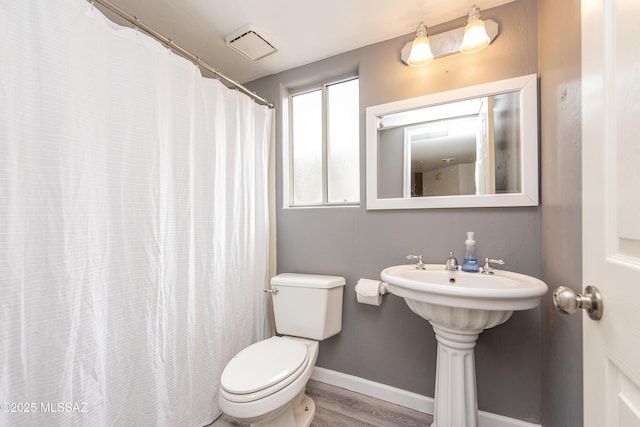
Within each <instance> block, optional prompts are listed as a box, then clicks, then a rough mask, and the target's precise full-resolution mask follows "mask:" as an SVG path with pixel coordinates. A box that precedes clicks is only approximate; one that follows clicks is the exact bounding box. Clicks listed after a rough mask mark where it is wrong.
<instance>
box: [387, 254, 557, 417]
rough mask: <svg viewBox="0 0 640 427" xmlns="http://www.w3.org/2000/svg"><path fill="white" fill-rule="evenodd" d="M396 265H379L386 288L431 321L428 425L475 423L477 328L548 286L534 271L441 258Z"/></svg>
mask: <svg viewBox="0 0 640 427" xmlns="http://www.w3.org/2000/svg"><path fill="white" fill-rule="evenodd" d="M425 268H426V269H425V270H418V269H416V266H415V264H409V265H397V266H394V267H388V268H385V269H384V270H382V273H381V274H380V276H381V278H382V280H384V281H385V282H387V288H388V289H389V292H390V293H392V294H394V295H397V296H399V297H402V298H404V300H405V302H406V303H407V305H408V306H409V308H410V309H411V310H412V311H413V312H414V313H416V314H417V315H419V316H420V317H422V318H424V319H426V320H428V321H429V323H431V325H432V327H433V330H434V332H435V334H436V339H437V340H438V361H437V367H436V390H435V396H434V400H435V406H434V414H433V419H434V421H433V424H432V427H447V426H456V427H477V425H478V404H477V396H476V382H475V381H476V379H475V362H474V348H475V345H476V341H477V339H478V337H479V335H480V333H481V332H482V331H483V330H485V329H489V328H493V327H494V326H497V325H500V324H502V323H504V322H506V321H507V320H509V318H510V317H511V315H512V313H513V312H514V311H518V310H528V309H531V308H535V307H536V306H538V304H539V303H540V297H542V296H543V295H544V294H545V293H546V292H547V290H548V288H547V285H546V284H545V283H544V282H543V281H541V280H539V279H536V278H534V277H530V276H526V275H524V274H518V273H512V272H508V271H503V270H494V274H481V273H466V272H464V271H454V272H449V271H446V270H445V268H444V265H442V264H427V265H426V266H425Z"/></svg>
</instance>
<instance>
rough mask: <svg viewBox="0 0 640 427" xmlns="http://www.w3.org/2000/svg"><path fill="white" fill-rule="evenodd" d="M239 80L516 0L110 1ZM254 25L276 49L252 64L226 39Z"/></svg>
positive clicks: (242, 80) (301, 63)
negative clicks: (234, 49)
mask: <svg viewBox="0 0 640 427" xmlns="http://www.w3.org/2000/svg"><path fill="white" fill-rule="evenodd" d="M110 1H111V2H112V3H114V4H116V5H117V6H119V7H120V8H122V9H124V10H125V11H127V12H128V13H129V14H131V15H134V16H136V17H137V18H138V19H139V20H140V21H142V22H143V23H145V24H147V25H149V26H150V27H152V28H153V29H155V30H157V31H159V32H160V33H162V34H163V35H165V36H167V37H169V38H171V39H172V40H173V41H174V42H175V43H177V44H179V45H180V46H182V47H183V48H185V49H187V50H189V51H191V52H192V53H193V54H194V55H197V56H199V57H200V58H201V59H202V60H204V61H205V62H208V63H209V64H210V65H213V66H214V67H216V68H217V69H218V70H219V71H221V72H222V73H223V74H225V75H226V76H227V77H230V78H231V79H233V80H236V81H238V82H240V83H245V82H247V81H251V80H255V79H257V78H259V77H263V76H267V75H270V74H274V73H277V72H280V71H283V70H287V69H290V68H294V67H297V66H300V65H304V64H308V63H311V62H314V61H317V60H320V59H323V58H327V57H330V56H333V55H337V54H339V53H343V52H347V51H350V50H353V49H357V48H359V47H362V46H367V45H369V44H373V43H377V42H380V41H383V40H388V39H391V38H394V37H399V36H402V35H407V34H409V33H411V32H413V31H415V27H416V25H417V24H418V23H419V22H420V21H421V20H422V21H424V22H425V24H426V25H427V26H433V25H436V24H440V23H443V22H447V21H451V20H453V19H456V18H460V17H462V16H465V15H466V13H467V11H468V10H469V8H471V6H473V5H474V4H475V5H477V6H479V7H480V8H482V9H488V8H490V7H494V6H498V5H501V4H505V3H508V2H510V1H513V0H476V1H471V0H393V1H391V0H346V1H345V0H323V1H311V0H110ZM246 24H253V25H254V26H255V27H257V29H259V30H260V31H261V32H263V33H264V34H265V35H267V36H268V37H270V38H271V39H272V40H273V41H274V42H275V44H276V46H277V48H278V51H277V52H276V53H275V54H273V55H270V56H267V57H265V58H263V59H261V60H259V61H257V62H251V61H249V60H248V59H246V58H244V57H243V56H241V55H240V54H238V53H236V52H235V51H233V50H232V49H230V48H229V47H227V46H226V44H225V41H224V37H225V36H226V35H227V34H230V33H232V32H234V31H236V30H238V29H239V28H241V27H243V26H244V25H246Z"/></svg>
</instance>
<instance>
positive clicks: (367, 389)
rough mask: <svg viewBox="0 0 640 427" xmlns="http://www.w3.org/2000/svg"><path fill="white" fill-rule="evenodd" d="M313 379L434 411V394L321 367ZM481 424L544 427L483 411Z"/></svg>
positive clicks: (488, 425)
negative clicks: (432, 395)
mask: <svg viewBox="0 0 640 427" xmlns="http://www.w3.org/2000/svg"><path fill="white" fill-rule="evenodd" d="M311 379H312V380H316V381H320V382H323V383H327V384H331V385H333V386H336V387H340V388H344V389H347V390H351V391H355V392H356V393H360V394H364V395H366V396H371V397H375V398H376V399H380V400H384V401H386V402H390V403H393V404H396V405H400V406H404V407H405V408H409V409H413V410H415V411H419V412H423V413H425V414H431V415H432V414H433V398H432V397H427V396H423V395H421V394H417V393H413V392H410V391H406V390H402V389H399V388H396V387H391V386H388V385H386V384H382V383H377V382H374V381H370V380H367V379H364V378H360V377H356V376H353V375H348V374H343V373H342V372H337V371H332V370H330V369H325V368H320V367H315V368H314V370H313V373H312V374H311ZM478 423H479V425H480V427H542V426H541V425H540V424H533V423H529V422H526V421H521V420H517V419H515V418H509V417H505V416H502V415H496V414H492V413H490V412H484V411H478Z"/></svg>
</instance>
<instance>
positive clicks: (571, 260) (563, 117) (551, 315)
mask: <svg viewBox="0 0 640 427" xmlns="http://www.w3.org/2000/svg"><path fill="white" fill-rule="evenodd" d="M539 29H540V30H539V36H538V40H539V44H540V50H539V61H540V68H539V69H540V76H541V80H540V102H541V112H542V113H541V117H540V125H541V133H540V134H541V151H542V161H541V167H542V189H541V192H542V214H541V225H542V230H541V245H542V261H541V262H542V279H543V280H544V281H545V282H547V284H548V285H549V287H550V288H552V289H553V288H555V287H556V286H561V285H564V286H569V287H571V288H573V289H575V290H576V291H580V289H581V283H582V229H581V228H582V220H581V206H580V204H581V197H580V195H581V185H582V181H581V138H582V133H581V129H580V128H581V124H582V121H581V111H582V108H581V90H580V84H581V71H580V60H581V57H580V46H581V43H580V0H563V1H561V2H559V1H556V0H540V3H539ZM542 307H543V310H542V337H543V341H542V348H543V355H544V356H543V359H542V384H543V387H542V396H543V402H542V403H543V405H542V420H543V422H544V426H545V427H574V426H581V425H582V317H581V315H580V314H576V315H573V316H566V315H562V314H559V313H557V312H556V311H555V310H553V306H552V303H551V295H547V298H546V300H543V305H542Z"/></svg>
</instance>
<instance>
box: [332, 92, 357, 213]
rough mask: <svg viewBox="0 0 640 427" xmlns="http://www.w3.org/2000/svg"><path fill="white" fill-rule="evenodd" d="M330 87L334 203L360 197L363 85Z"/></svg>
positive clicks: (352, 200)
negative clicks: (360, 96)
mask: <svg viewBox="0 0 640 427" xmlns="http://www.w3.org/2000/svg"><path fill="white" fill-rule="evenodd" d="M358 82H359V81H358V80H357V79H356V80H350V81H347V82H344V83H338V84H334V85H331V86H328V88H327V89H328V93H327V102H328V122H329V129H328V141H327V178H328V183H327V185H328V187H327V188H328V193H329V194H328V198H329V202H330V203H336V202H358V201H359V200H360V166H359V165H360V161H359V146H360V132H359V130H360V126H359V115H360V113H359V84H358Z"/></svg>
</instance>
